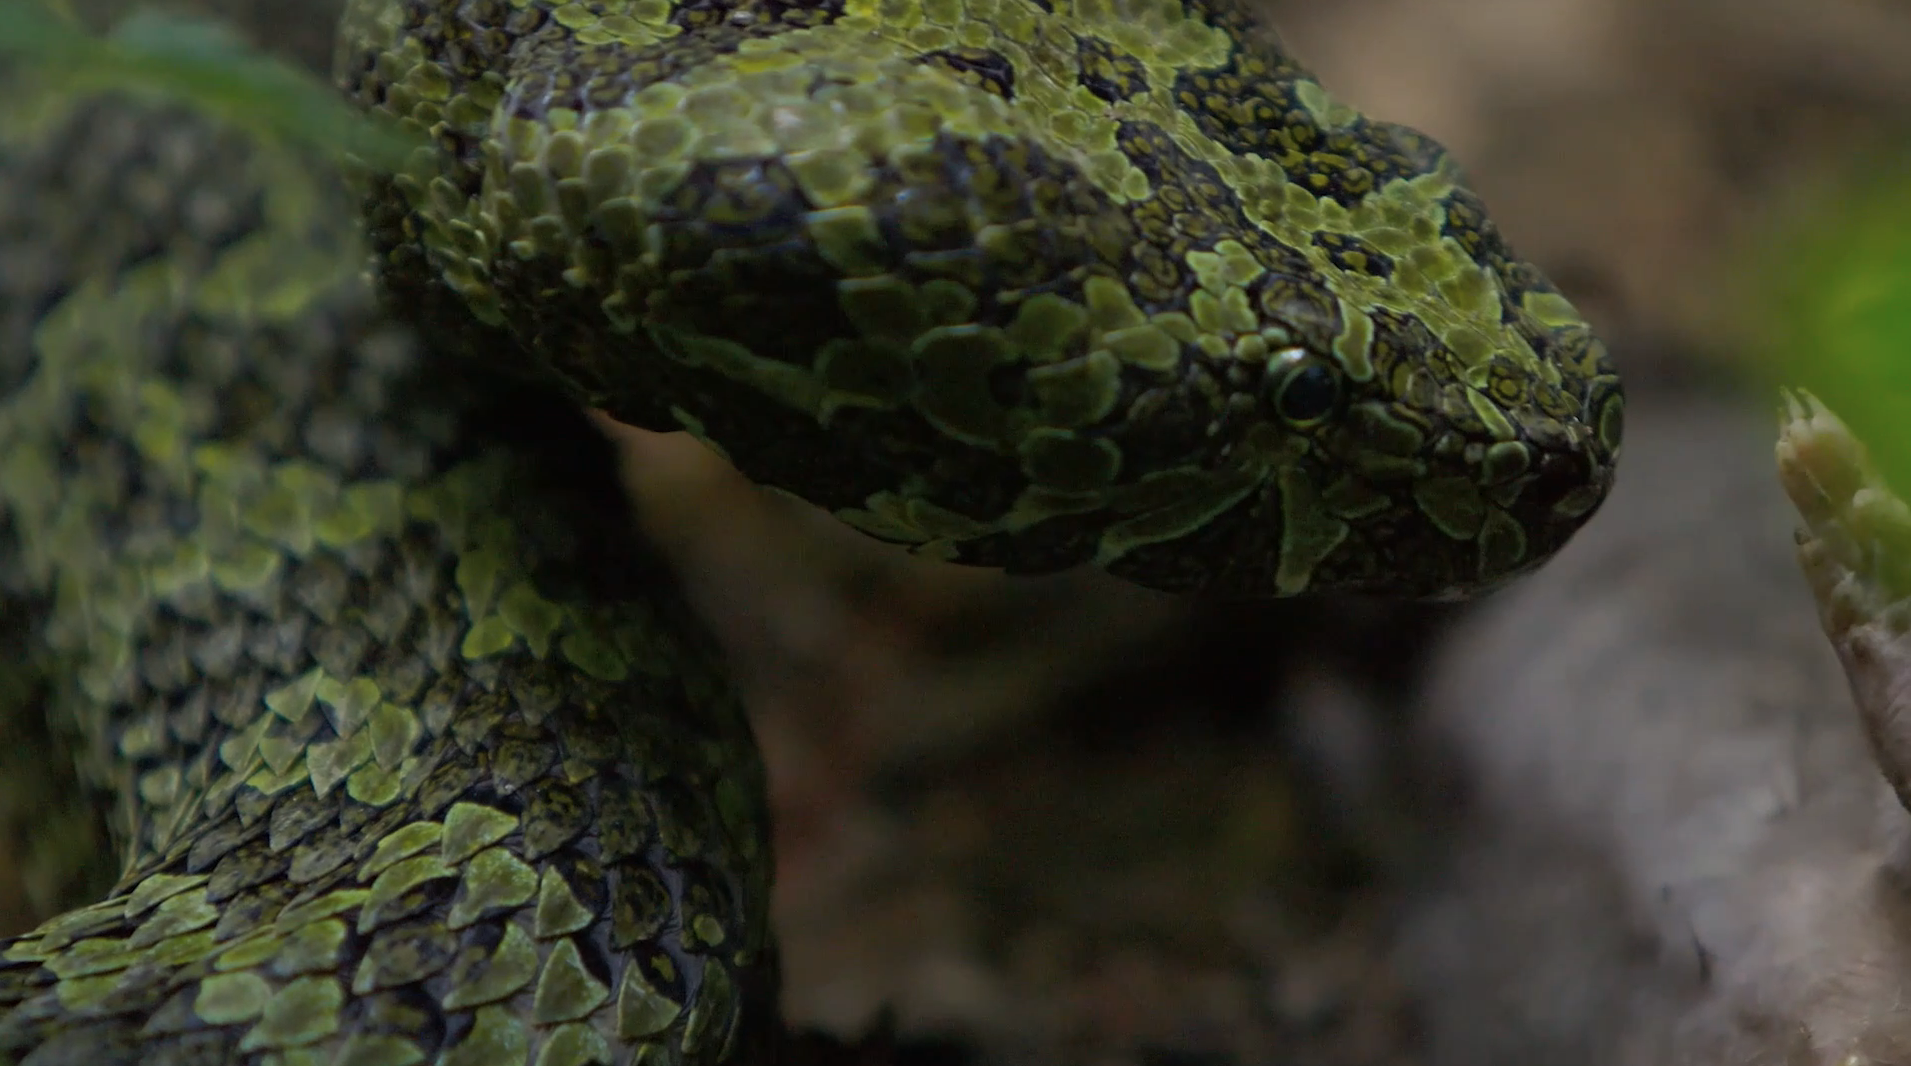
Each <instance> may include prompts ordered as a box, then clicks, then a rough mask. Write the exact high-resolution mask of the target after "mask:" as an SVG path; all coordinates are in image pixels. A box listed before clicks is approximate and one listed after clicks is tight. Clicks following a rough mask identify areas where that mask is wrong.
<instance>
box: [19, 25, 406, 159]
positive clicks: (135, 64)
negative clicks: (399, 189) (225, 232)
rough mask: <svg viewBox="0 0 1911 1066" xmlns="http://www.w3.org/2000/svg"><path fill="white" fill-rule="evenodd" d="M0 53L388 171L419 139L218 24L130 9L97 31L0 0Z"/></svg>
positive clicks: (57, 77) (87, 84)
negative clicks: (98, 33)
mask: <svg viewBox="0 0 1911 1066" xmlns="http://www.w3.org/2000/svg"><path fill="white" fill-rule="evenodd" d="M0 56H4V57H9V58H11V59H12V60H14V61H16V62H19V63H22V64H24V65H26V66H28V67H30V68H32V69H34V70H35V72H36V73H37V74H38V75H39V76H40V77H42V78H43V79H45V80H46V81H47V82H48V83H49V84H51V85H55V86H59V87H63V88H70V89H95V90H98V89H121V90H126V91H132V92H142V93H148V94H152V95H155V96H160V97H164V98H168V99H173V100H178V101H180V102H183V103H187V104H190V105H193V106H196V107H199V108H203V109H204V110H206V111H208V112H210V113H212V114H215V115H217V116H219V117H220V118H222V119H224V120H226V121H228V122H231V123H233V124H235V125H238V126H241V127H243V128H246V129H249V130H251V131H253V132H255V133H259V134H264V135H267V136H272V137H276V138H280V139H283V140H286V141H290V142H293V143H296V144H301V145H304V146H306V147H310V148H315V149H318V150H320V151H322V152H326V153H328V154H349V155H352V156H356V157H357V158H358V159H360V160H362V161H363V162H364V163H366V164H367V165H369V166H371V167H374V168H376V169H381V170H391V169H396V168H397V167H399V166H400V165H402V164H403V162H404V160H405V157H406V156H407V155H409V154H410V152H411V151H412V150H413V149H414V148H417V147H419V146H422V145H427V144H429V142H428V140H427V139H426V138H424V137H423V136H422V135H421V134H414V133H411V132H407V131H406V130H404V129H403V128H402V127H400V126H399V125H398V124H397V123H396V122H393V121H391V120H390V119H387V118H385V117H384V116H369V115H363V114H360V113H358V112H357V111H355V110H354V109H353V108H352V107H351V106H350V105H349V104H347V103H346V102H345V101H344V100H343V99H341V98H340V97H339V96H338V94H337V93H335V92H334V91H333V90H332V88H331V87H330V86H328V85H326V84H325V83H324V82H322V81H320V80H319V79H317V78H315V77H312V76H311V75H309V74H307V73H306V72H304V71H302V70H299V69H297V68H295V67H292V66H290V65H288V64H286V63H283V62H280V61H279V60H276V59H273V58H271V57H269V56H266V55H264V54H262V53H260V52H258V51H256V50H254V49H253V48H251V47H250V46H248V45H247V44H246V43H245V42H244V41H242V40H241V39H240V38H239V37H238V36H237V35H236V34H234V33H233V32H232V31H231V30H230V29H229V28H228V27H226V26H225V25H223V24H221V23H219V22H216V21H213V20H210V19H204V18H197V17H193V16H187V15H178V14H171V13H165V12H159V11H151V10H141V11H135V12H134V13H132V14H130V15H128V16H127V17H126V18H125V19H123V20H121V21H120V23H119V24H118V25H117V26H115V27H114V28H113V30H112V32H111V33H109V34H107V35H106V36H105V37H96V36H94V35H92V34H90V33H88V32H86V30H85V28H84V27H82V26H80V25H78V24H77V23H76V22H74V21H72V20H71V19H69V18H64V17H62V16H60V15H58V14H55V13H54V12H53V11H51V10H49V9H48V8H46V7H45V6H43V5H42V4H40V3H36V2H34V0H0Z"/></svg>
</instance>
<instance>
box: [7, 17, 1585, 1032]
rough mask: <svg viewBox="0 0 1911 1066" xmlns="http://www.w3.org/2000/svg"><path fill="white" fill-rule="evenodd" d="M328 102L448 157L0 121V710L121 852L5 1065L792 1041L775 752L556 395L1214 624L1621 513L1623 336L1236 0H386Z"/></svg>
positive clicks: (1496, 559)
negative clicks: (1171, 604) (1241, 604)
mask: <svg viewBox="0 0 1911 1066" xmlns="http://www.w3.org/2000/svg"><path fill="white" fill-rule="evenodd" d="M336 75H337V79H338V82H339V85H340V87H341V89H342V90H343V91H344V92H345V94H346V95H347V96H348V97H349V98H350V99H352V100H354V101H356V102H357V103H358V104H359V105H361V106H362V107H364V108H367V109H372V110H375V111H379V112H382V113H384V114H386V115H389V116H392V117H394V118H396V119H397V120H398V121H399V122H401V123H402V124H404V125H405V126H406V127H407V128H409V129H411V130H412V131H414V132H415V133H418V134H421V135H423V136H424V137H426V138H428V143H426V144H424V145H423V146H421V147H418V148H417V149H416V150H414V151H413V152H412V153H411V155H410V157H409V159H408V160H406V161H404V162H403V165H402V166H399V167H396V168H394V169H391V170H389V171H374V170H372V169H371V168H369V167H365V166H353V167H347V168H345V170H346V171H347V172H349V173H348V174H345V173H341V172H340V169H339V168H337V167H335V166H333V165H331V164H330V163H329V162H328V161H327V160H326V159H324V158H321V157H320V156H318V155H317V154H315V153H312V152H309V151H304V150H300V149H298V148H295V147H293V146H291V145H289V144H286V143H280V142H279V141H278V140H275V139H273V138H270V137H265V136H261V135H257V134H256V133H254V132H249V131H246V130H242V129H237V128H233V127H231V126H228V125H222V124H221V123H219V122H217V121H214V120H213V119H211V118H209V117H208V116H207V115H206V114H204V113H202V112H200V111H197V110H195V109H193V108H191V107H187V106H181V105H177V104H164V103H158V102H154V101H151V100H150V99H145V98H137V99H136V98H133V97H130V96H128V95H125V94H123V93H116V92H111V91H99V92H67V93H54V94H42V96H40V97H36V98H33V100H34V102H33V104H32V106H24V105H22V106H17V107H16V106H9V108H8V109H7V110H6V111H5V112H4V114H0V622H4V623H5V624H4V625H0V636H4V637H6V638H7V639H11V640H12V641H13V647H14V648H15V649H16V650H17V651H18V655H19V657H20V659H21V660H22V661H25V662H28V663H30V664H31V668H32V669H33V671H34V672H35V676H36V677H37V678H39V679H40V682H39V684H38V686H37V687H26V686H21V685H17V684H9V685H7V686H4V687H0V698H7V699H10V700H11V701H12V703H11V704H10V705H8V706H6V707H4V708H0V713H4V714H5V715H7V716H9V718H10V719H13V720H15V721H19V720H22V719H23V718H24V717H25V716H30V715H44V716H45V721H46V726H45V728H46V729H47V730H50V731H51V732H52V733H54V734H57V735H58V736H60V737H61V738H63V742H64V743H65V744H66V746H67V748H68V749H69V750H70V751H72V752H73V753H74V758H73V761H74V762H75V763H76V764H77V768H78V777H79V782H78V784H77V785H75V786H74V788H75V789H77V790H78V796H79V798H78V799H73V798H72V797H71V796H60V797H42V799H43V800H44V806H45V807H46V808H47V809H54V808H59V809H65V807H63V806H62V805H63V804H70V803H93V804H97V805H99V806H100V807H101V808H102V809H104V811H105V812H106V819H107V821H108V823H109V825H110V830H111V833H112V839H113V841H114V842H115V845H116V847H117V852H116V854H114V855H112V856H110V857H109V861H110V864H111V865H112V867H113V868H114V871H115V872H116V873H117V879H116V881H115V883H114V884H113V886H112V887H111V889H110V891H109V892H108V893H107V894H106V896H105V898H104V899H103V900H101V901H100V902H96V903H92V904H90V905H82V906H76V907H73V909H69V910H66V911H65V912H64V913H60V914H59V915H58V916H56V917H54V918H52V919H51V920H49V921H47V922H46V923H45V924H43V925H42V926H40V927H39V928H38V929H36V930H34V931H33V932H31V933H28V934H26V935H24V936H20V937H17V938H15V939H12V940H10V941H5V942H3V943H0V1058H4V1059H10V1060H11V1061H14V1062H16V1063H21V1064H31V1066H49V1064H55V1063H61V1064H65V1063H70V1064H75V1066H108V1064H118V1063H126V1064H132V1063H140V1064H142V1066H160V1064H177V1063H207V1064H212V1063H221V1064H222V1063H258V1064H278V1066H308V1064H309V1066H319V1064H326V1066H405V1064H410V1063H426V1062H432V1063H443V1064H446V1066H492V1064H506V1063H509V1064H532V1063H535V1064H537V1066H581V1064H585V1063H606V1064H609V1063H618V1064H622V1063H640V1064H646V1066H648V1064H662V1063H679V1062H693V1063H729V1062H757V1061H768V1060H772V1059H774V1058H775V1057H776V1055H777V1048H778V1040H779V1037H780V1028H779V1019H778V1016H777V1011H776V995H777V990H778V979H779V975H778V972H777V965H776V952H775V948H774V941H773V938H772V934H771V930H770V928H769V924H768V917H767V915H768V904H769V891H770V884H771V872H772V871H771V867H772V861H771V853H770V845H769V833H768V816H767V813H766V803H765V795H764V782H763V772H762V769H761V767H760V765H759V762H758V756H757V751H756V748H755V745H754V742H753V740H752V738H751V736H750V730H749V724H748V721H747V719H746V717H745V713H744V709H743V707H742V706H741V704H740V702H739V700H738V699H737V697H736V695H735V694H734V692H733V691H732V689H731V687H730V686H729V682H728V678H727V675H726V672H725V667H724V664H723V662H722V661H721V656H720V654H719V653H718V650H717V649H716V647H715V644H714V642H713V640H712V639H711V638H710V637H709V635H708V634H707V633H706V632H705V630H704V629H703V628H702V626H701V625H700V624H699V622H698V621H697V620H696V619H695V618H694V617H693V616H692V614H691V612H690V611H689V609H688V607H687V606H686V604H685V603H684V601H683V599H682V598H681V597H680V595H679V593H678V592H677V591H676V587H675V585H674V583H673V580H672V578H671V576H670V574H669V571H668V569H667V568H666V567H665V566H664V565H663V564H662V563H661V562H659V561H658V560H657V559H656V557H655V556H654V554H653V553H652V552H651V551H650V550H649V549H648V548H647V547H646V545H645V543H644V541H643V539H642V538H641V536H640V535H639V534H638V532H637V531H636V530H635V528H634V527H633V525H632V523H631V521H630V519H629V516H628V505H627V503H626V501H625V499H624V497H623V495H622V492H621V490H620V488H619V485H618V482H617V477H616V470H615V463H614V461H613V458H612V456H611V454H610V452H609V449H608V446H607V445H606V444H605V443H604V442H603V440H602V439H601V438H600V437H598V436H597V435H595V434H594V432H593V431H592V430H591V429H590V428H589V426H588V424H587V423H586V422H585V421H584V419H583V416H582V415H581V413H580V412H581V410H582V409H583V408H585V407H593V408H600V409H603V410H605V411H607V412H609V413H610V414H611V415H613V416H614V417H616V418H617V419H619V420H621V421H624V422H627V423H630V424H633V425H637V426H641V427H646V428H650V429H656V430H687V431H689V432H691V433H693V434H695V435H696V436H698V437H699V438H700V439H703V440H705V441H706V442H708V443H709V444H710V445H711V446H712V447H713V448H715V449H717V450H718V451H720V452H722V453H723V454H724V455H725V456H727V457H728V458H729V459H730V460H731V461H733V462H734V463H735V464H736V465H737V466H738V467H739V468H740V469H741V470H743V471H744V472H745V473H746V474H748V475H749V476H750V477H752V478H753V479H755V480H757V481H759V482H761V483H763V484H765V485H769V486H773V487H775V488H778V489H781V490H785V491H789V492H792V493H794V494H796V495H798V496H801V497H803V498H805V499H808V500H810V501H812V502H814V503H816V504H818V505H820V506H823V507H825V508H827V509H829V510H830V511H832V512H833V513H835V514H836V515H838V516H839V517H840V518H841V519H843V520H844V521H846V522H848V523H850V524H851V525H853V526H856V527H858V528H860V529H862V530H865V531H866V532H869V533H871V534H873V535H875V536H877V537H881V538H884V539H887V540H891V541H896V542H900V543H904V544H907V545H910V546H911V547H912V548H913V550H915V551H917V552H920V553H922V554H925V555H929V556H932V557H936V558H943V559H952V560H958V561H962V562H967V563H974V564H980V565H985V566H993V567H1002V568H1006V569H1008V570H1012V571H1018V572H1044V571H1053V570H1058V569H1062V568H1066V567H1071V566H1075V565H1078V564H1093V565H1097V566H1100V567H1102V568H1105V569H1107V570H1109V571H1111V572H1113V573H1116V574H1119V575H1122V576H1125V577H1127V578H1130V579H1132V580H1135V581H1138V582H1141V583H1144V584H1147V585H1151V586H1155V587H1159V588H1163V589H1169V590H1201V591H1205V592H1208V593H1213V594H1225V595H1253V596H1265V595H1274V596H1288V595H1297V594H1301V593H1311V592H1321V591H1335V590H1358V591H1365V592H1373V593H1384V594H1389V595H1399V596H1414V597H1454V596H1459V595H1464V594H1466V593H1467V592H1470V591H1472V590H1475V589H1479V588H1484V587H1490V586H1492V585H1495V584H1498V583H1500V582H1503V581H1505V580H1508V579H1509V578H1511V577H1513V576H1515V575H1517V574H1519V573H1522V572H1524V571H1526V570H1529V569H1531V568H1532V567H1534V566H1537V565H1539V564H1540V563H1542V562H1543V561H1544V560H1545V559H1546V558H1547V557H1549V556H1550V555H1551V554H1552V553H1553V552H1554V551H1556V550H1557V549H1558V548H1559V547H1560V546H1561V545H1562V544H1564V543H1565V542H1566V540H1567V539H1568V538H1569V537H1570V536H1571V534H1572V532H1573V531H1574V530H1575V529H1576V528H1578V526H1579V525H1580V524H1581V523H1583V522H1584V521H1585V520H1586V518H1588V517H1589V516H1590V515H1591V514H1592V513H1593V512H1594V511H1595V510H1596V508H1597V507H1598V505H1599V503H1600V501H1601V500H1602V498H1603V497H1604V495H1605V492H1606V490H1607V488H1608V487H1609V485H1610V483H1611V480H1612V471H1613V465H1614V463H1615V462H1616V460H1617V456H1618V451H1619V441H1620V434H1621V424H1622V414H1621V412H1622V400H1621V393H1620V388H1619V384H1618V381H1617V379H1616V377H1615V375H1614V373H1613V371H1612V369H1611V367H1610V365H1609V362H1608V360H1607V356H1606V352H1605V349H1604V347H1603V346H1602V345H1601V344H1600V342H1599V341H1598V340H1596V339H1595V338H1594V337H1593V335H1592V333H1591V332H1590V330H1589V329H1588V327H1587V326H1586V325H1585V324H1584V323H1583V322H1582V321H1581V319H1580V318H1579V316H1578V315H1577V314H1576V313H1575V312H1574V310H1573V309H1572V307H1571V305H1570V304H1569V303H1568V302H1567V301H1566V300H1565V299H1564V298H1563V297H1562V296H1560V295H1559V294H1558V292H1557V291H1556V290H1555V289H1553V288H1552V287H1551V286H1550V285H1549V284H1548V283H1547V281H1546V280H1545V279H1544V278H1543V277H1542V276H1541V275H1540V273H1539V272H1538V271H1537V270H1536V269H1535V268H1534V267H1532V266H1531V265H1529V264H1527V263H1524V262H1522V261H1520V260H1518V259H1516V258H1514V257H1513V255H1512V253H1511V252H1510V251H1509V250H1508V248H1507V247H1506V245H1505V243H1504V242H1503V241H1502V239H1501V237H1500V235H1499V233H1498V232H1497V230H1496V229H1495V228H1494V226H1493V224H1492V223H1491V221H1489V219H1488V218H1487V216H1486V215H1485V213H1484V211H1483V208H1482V205H1481V203H1480V201H1479V199H1478V198H1477V197H1476V196H1475V195H1474V194H1473V193H1472V192H1471V191H1469V190H1468V189H1467V187H1466V186H1465V185H1464V184H1463V183H1462V181H1461V178H1460V176H1459V174H1458V171H1457V170H1456V168H1455V166H1454V164H1453V163H1451V162H1450V161H1449V160H1448V159H1447V157H1446V156H1445V155H1444V154H1443V153H1442V151H1441V150H1440V149H1439V147H1438V146H1437V145H1435V144H1434V143H1432V142H1431V141H1429V140H1428V139H1427V138H1425V137H1424V136H1422V135H1420V134H1418V133H1415V132H1413V131H1411V130H1408V129H1405V128H1403V127H1400V126H1395V125H1389V124H1385V123H1381V122H1377V121H1374V120H1371V119H1368V118H1365V117H1364V116H1362V115H1361V114H1359V113H1358V112H1356V111H1354V110H1352V109H1350V108H1349V107H1347V106H1346V105H1344V104H1342V103H1339V102H1337V101H1335V100H1334V99H1333V98H1332V97H1330V96H1329V95H1328V94H1327V93H1326V92H1325V91H1324V90H1323V89H1322V88H1321V87H1320V86H1319V85H1318V84H1317V83H1316V82H1315V81H1313V80H1312V79H1311V78H1310V77H1309V76H1308V75H1307V74H1306V73H1305V72H1304V71H1303V70H1302V69H1301V68H1300V67H1298V66H1297V65H1296V64H1295V62H1294V61H1293V60H1292V59H1290V58H1289V57H1288V56H1287V55H1286V54H1285V53H1284V52H1283V51H1282V50H1281V49H1280V47H1279V46H1278V44H1277V43H1276V42H1275V40H1274V39H1273V38H1272V37H1270V36H1268V35H1267V34H1266V33H1265V32H1264V31H1263V30H1261V29H1260V28H1259V27H1257V26H1256V25H1255V24H1254V22H1253V21H1252V20H1251V19H1250V17H1249V15H1248V13H1247V11H1246V9H1245V8H1243V7H1240V6H1237V4H1236V0H821V2H815V3H798V2H787V0H591V2H571V3H561V4H560V3H554V2H551V0H352V2H351V3H350V6H349V8H348V10H347V12H346V14H345V15H344V19H343V22H342V25H341V35H340V43H339V46H338V53H337V64H336ZM15 99H20V97H15ZM368 264H369V269H367V267H368ZM17 668H18V667H17V664H16V670H17ZM17 732H18V731H14V734H17ZM14 734H10V735H14ZM8 754H9V755H10V756H13V755H17V754H18V753H8ZM33 780H38V777H34V778H33ZM48 854H50V855H54V856H60V855H64V854H65V852H63V851H61V849H59V848H52V849H49V851H48ZM48 861H52V860H48ZM61 861H67V862H72V861H74V860H73V859H72V857H71V856H68V857H67V858H65V859H63V860H61ZM55 873H58V871H55ZM50 876H51V875H50ZM57 881H58V878H57V877H51V881H50V882H49V883H53V882H57ZM69 902H78V901H69Z"/></svg>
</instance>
